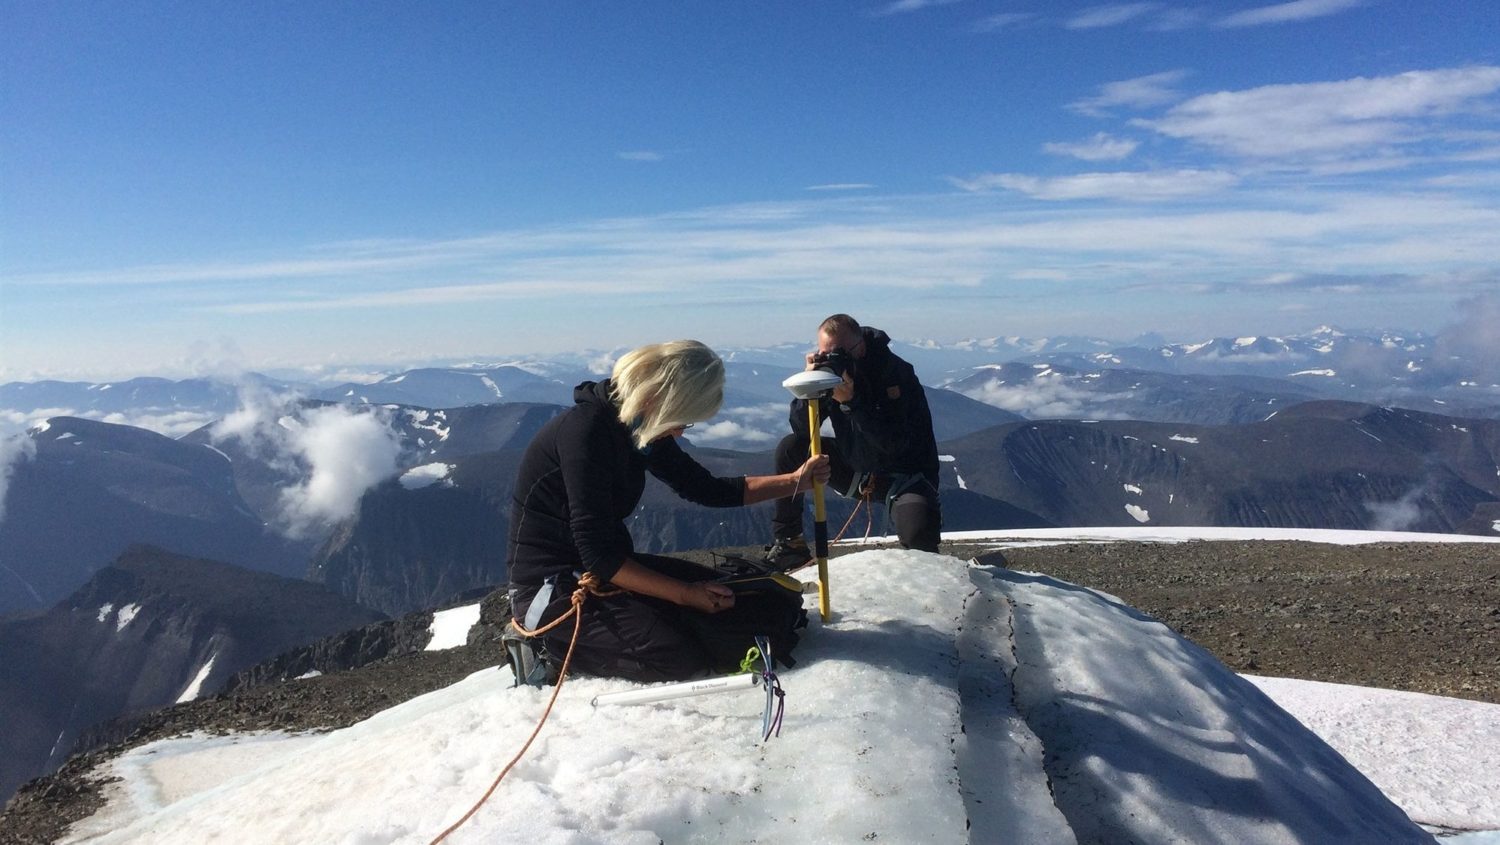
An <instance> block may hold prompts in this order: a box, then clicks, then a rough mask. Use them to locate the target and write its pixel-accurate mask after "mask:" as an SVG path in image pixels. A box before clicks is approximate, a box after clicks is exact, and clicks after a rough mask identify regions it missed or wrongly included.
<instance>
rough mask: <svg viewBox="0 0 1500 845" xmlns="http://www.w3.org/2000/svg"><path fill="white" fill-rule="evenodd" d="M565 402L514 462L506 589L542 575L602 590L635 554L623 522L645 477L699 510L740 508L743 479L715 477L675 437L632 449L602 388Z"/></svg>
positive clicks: (583, 387)
mask: <svg viewBox="0 0 1500 845" xmlns="http://www.w3.org/2000/svg"><path fill="white" fill-rule="evenodd" d="M573 401H574V402H575V403H576V404H574V405H573V407H571V408H569V409H568V410H566V411H564V412H563V413H561V414H559V415H558V416H556V417H554V418H553V419H552V420H551V421H550V422H548V423H547V424H546V425H544V426H542V429H541V431H539V432H537V435H536V437H535V438H533V439H532V441H531V445H529V446H527V447H526V454H525V456H524V457H523V458H522V459H521V468H520V471H519V472H518V473H517V475H516V490H515V493H514V494H513V496H512V498H511V509H510V561H509V566H510V581H511V583H512V584H515V585H518V586H528V587H535V586H537V585H539V584H541V583H542V581H543V580H545V579H546V578H547V577H548V576H551V575H560V576H561V578H560V580H561V581H563V582H571V581H572V573H573V572H574V571H576V570H580V569H582V570H586V571H588V572H592V573H594V575H595V577H597V578H598V579H599V580H600V581H601V582H604V583H608V582H609V580H610V579H611V578H612V577H614V574H615V572H617V571H619V569H620V564H621V563H622V562H623V561H624V560H625V558H626V557H628V556H630V555H632V554H634V552H635V546H634V544H633V543H632V542H631V539H630V531H629V529H627V528H626V526H625V520H626V519H627V518H629V516H630V515H631V513H632V512H634V511H635V508H636V505H637V504H639V503H640V501H641V493H642V492H643V491H644V490H645V487H646V473H647V472H650V473H651V474H652V475H654V476H656V477H657V478H659V479H661V480H662V481H663V482H665V483H666V484H667V486H669V487H671V488H672V490H673V491H675V492H676V493H677V495H679V496H682V497H683V498H684V499H687V500H689V501H692V502H697V503H698V504H700V505H707V506H709V507H733V506H736V505H743V504H744V503H745V480H744V479H743V478H718V477H715V476H714V475H713V474H712V473H710V472H709V471H708V470H707V469H705V468H704V467H703V466H702V465H701V464H699V463H698V462H697V461H695V460H693V459H692V458H691V457H690V456H689V455H688V454H687V453H686V452H684V451H682V447H680V446H678V445H677V441H676V439H675V438H672V437H663V438H661V439H660V440H657V441H656V442H655V443H652V444H651V445H650V447H649V448H648V449H647V450H646V451H644V452H643V451H641V450H639V449H636V448H635V443H634V441H632V440H631V437H630V430H629V429H628V428H627V427H626V426H625V424H624V423H622V422H621V421H620V416H619V413H618V411H617V410H616V408H615V406H614V404H613V403H612V402H611V401H610V399H609V381H608V380H605V381H601V382H591V381H586V382H584V383H583V384H580V385H578V387H577V388H575V389H574V390H573Z"/></svg>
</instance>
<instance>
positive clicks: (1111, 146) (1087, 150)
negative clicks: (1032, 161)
mask: <svg viewBox="0 0 1500 845" xmlns="http://www.w3.org/2000/svg"><path fill="white" fill-rule="evenodd" d="M1139 146H1140V142H1139V141H1136V140H1133V139H1130V138H1116V137H1115V136H1113V135H1110V134H1109V133H1107V132H1098V133H1095V135H1094V137H1092V138H1089V139H1088V140H1087V141H1077V142H1064V141H1054V142H1051V143H1047V144H1043V145H1042V149H1043V150H1045V151H1046V152H1049V153H1052V154H1053V155H1065V156H1072V157H1073V158H1079V159H1083V160H1084V161H1119V160H1120V159H1122V158H1128V157H1129V156H1130V154H1131V153H1133V152H1135V150H1136V147H1139Z"/></svg>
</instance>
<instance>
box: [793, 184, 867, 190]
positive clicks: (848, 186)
mask: <svg viewBox="0 0 1500 845" xmlns="http://www.w3.org/2000/svg"><path fill="white" fill-rule="evenodd" d="M874 187H875V186H874V185H872V184H870V183H869V182H832V183H830V184H827V185H808V186H807V190H809V191H868V190H871V189H872V188H874Z"/></svg>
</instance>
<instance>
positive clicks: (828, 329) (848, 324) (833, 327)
mask: <svg viewBox="0 0 1500 845" xmlns="http://www.w3.org/2000/svg"><path fill="white" fill-rule="evenodd" d="M818 331H819V332H821V333H823V334H826V335H833V336H835V337H836V336H838V335H840V334H843V333H845V332H855V333H858V332H859V321H858V320H856V319H854V318H853V317H851V316H849V315H848V314H834V315H833V316H832V317H829V318H828V319H826V320H824V321H823V322H822V323H821V324H820V325H819V326H818Z"/></svg>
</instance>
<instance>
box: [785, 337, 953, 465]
mask: <svg viewBox="0 0 1500 845" xmlns="http://www.w3.org/2000/svg"><path fill="white" fill-rule="evenodd" d="M860 331H861V332H862V333H863V334H864V340H865V354H864V357H863V358H860V359H858V360H857V361H856V362H855V366H854V370H853V376H854V398H853V399H851V400H850V401H849V402H847V403H845V404H846V405H847V407H848V409H849V410H847V411H845V410H843V408H842V407H841V406H840V405H839V403H838V402H835V401H834V400H833V398H832V397H828V396H825V397H823V398H822V399H820V400H819V405H818V412H819V413H820V414H821V415H822V417H823V418H824V419H827V420H829V422H830V423H832V425H833V433H834V435H835V438H836V440H835V443H834V449H836V450H837V451H838V454H839V457H841V458H843V459H844V461H845V462H847V463H848V464H849V466H850V467H852V468H853V469H854V470H855V471H856V472H880V473H899V474H917V473H920V474H922V475H924V476H926V477H927V479H928V480H929V481H931V482H932V484H933V486H934V487H936V486H937V483H938V456H937V438H936V437H935V436H934V435H933V433H932V412H931V411H930V410H928V408H927V394H926V393H925V392H924V391H923V390H922V383H921V382H919V381H917V374H916V371H915V370H913V369H912V366H911V364H908V363H907V362H906V361H904V360H902V359H901V358H900V356H898V355H896V353H894V352H892V351H891V338H890V336H889V335H887V334H886V333H885V332H883V331H881V330H880V329H872V328H870V327H869V326H865V327H863V328H861V329H860ZM791 424H792V431H793V432H795V433H797V434H800V435H802V436H806V435H807V401H806V400H804V399H793V400H792V413H791Z"/></svg>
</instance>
